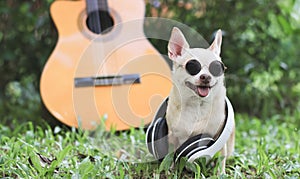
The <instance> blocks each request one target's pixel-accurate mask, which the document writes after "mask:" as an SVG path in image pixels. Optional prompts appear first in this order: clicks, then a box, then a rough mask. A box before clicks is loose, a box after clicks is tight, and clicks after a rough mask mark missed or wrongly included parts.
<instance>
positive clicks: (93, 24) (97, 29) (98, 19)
mask: <svg viewBox="0 0 300 179" xmlns="http://www.w3.org/2000/svg"><path fill="white" fill-rule="evenodd" d="M86 23H87V26H88V28H89V30H90V31H92V32H93V33H96V34H105V33H108V32H109V31H110V30H111V29H112V27H113V25H114V21H113V19H112V17H111V16H110V14H109V13H108V12H107V11H101V10H99V11H93V12H91V13H90V14H89V15H88V18H87V22H86Z"/></svg>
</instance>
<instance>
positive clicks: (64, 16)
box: [40, 0, 172, 130]
mask: <svg viewBox="0 0 300 179" xmlns="http://www.w3.org/2000/svg"><path fill="white" fill-rule="evenodd" d="M108 7H109V10H110V16H111V17H112V19H113V22H114V25H113V27H112V28H111V29H109V30H108V32H105V33H103V34H96V33H93V32H91V31H90V30H89V28H88V27H87V25H86V19H87V18H88V14H87V13H86V11H85V8H86V1H83V0H81V1H58V0H57V1H55V2H54V3H53V4H52V5H51V11H50V12H51V16H52V19H53V21H54V23H55V25H56V27H57V30H58V41H57V45H56V47H55V49H54V51H53V53H52V54H51V56H50V57H49V59H48V61H47V63H46V65H45V67H44V70H43V73H42V76H41V82H40V92H41V97H42V99H43V102H44V104H45V105H46V107H47V109H48V110H49V111H50V112H51V113H52V115H53V116H55V117H56V118H57V119H58V120H60V121H61V122H63V123H65V124H67V125H69V126H73V127H80V128H82V129H88V130H90V129H91V130H92V129H95V128H96V127H97V126H98V125H99V124H100V125H102V124H104V125H105V128H106V129H107V130H110V129H112V128H113V129H115V130H126V129H129V128H130V127H140V126H143V125H145V124H148V123H150V122H151V120H152V118H153V116H154V115H155V112H156V110H157V108H158V107H159V105H160V104H161V102H162V101H163V100H164V98H165V97H166V96H167V95H168V94H169V91H170V89H171V85H172V84H171V80H170V75H171V74H170V69H169V66H168V64H167V63H166V62H165V60H164V59H163V58H162V57H161V55H160V54H159V53H158V52H157V51H156V50H155V48H154V47H153V46H152V45H151V44H150V43H149V41H148V40H147V39H146V37H145V36H144V31H143V18H144V13H145V4H144V1H143V0H130V2H129V1H127V0H108ZM126 74H137V75H138V76H139V79H138V80H136V81H139V82H138V83H135V82H134V83H133V82H132V83H124V84H117V85H107V84H106V83H103V85H99V84H97V81H94V82H95V83H93V85H83V86H81V85H79V86H78V85H76V84H75V83H76V80H75V79H77V78H88V79H96V78H97V77H100V78H102V77H107V76H119V75H126ZM102 81H104V82H105V81H106V78H105V79H104V80H103V79H102Z"/></svg>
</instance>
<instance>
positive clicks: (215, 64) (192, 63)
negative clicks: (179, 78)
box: [183, 59, 227, 77]
mask: <svg viewBox="0 0 300 179" xmlns="http://www.w3.org/2000/svg"><path fill="white" fill-rule="evenodd" d="M183 67H184V68H185V70H186V71H187V73H188V74H190V75H192V76H194V75H197V74H198V73H199V72H200V71H201V69H202V66H201V64H200V62H199V61H197V60H195V59H192V60H189V61H188V62H186V64H185V66H183ZM226 69H227V68H226V66H225V65H224V64H223V63H222V62H221V61H218V60H215V61H212V62H211V63H210V64H209V66H208V70H209V72H210V73H211V74H212V75H213V76H215V77H218V76H221V75H223V74H224V71H225V70H226Z"/></svg>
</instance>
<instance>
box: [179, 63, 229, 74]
mask: <svg viewBox="0 0 300 179" xmlns="http://www.w3.org/2000/svg"><path fill="white" fill-rule="evenodd" d="M190 61H196V62H198V63H199V64H200V70H199V71H198V72H197V73H196V74H194V75H192V74H191V73H190V72H189V71H188V70H187V69H186V64H187V63H188V62H190ZM214 62H218V63H220V64H221V65H222V68H223V72H222V73H221V74H219V75H213V73H212V72H211V71H210V65H211V64H212V63H214ZM179 66H180V67H182V68H184V69H185V70H186V72H187V73H188V74H189V75H191V76H195V75H197V74H198V73H200V71H201V70H202V68H203V67H204V66H202V65H201V63H200V62H199V61H198V60H196V59H190V60H187V61H186V62H185V63H184V65H179ZM205 66H206V65H205ZM226 69H227V67H226V66H225V64H224V63H223V62H222V61H219V60H214V61H212V62H210V64H209V65H208V70H209V72H210V73H211V74H212V75H213V76H215V77H219V76H222V75H223V74H224V73H225V71H226Z"/></svg>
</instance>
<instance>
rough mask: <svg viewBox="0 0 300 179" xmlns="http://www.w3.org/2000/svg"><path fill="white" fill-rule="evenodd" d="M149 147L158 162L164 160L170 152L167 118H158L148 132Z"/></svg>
mask: <svg viewBox="0 0 300 179" xmlns="http://www.w3.org/2000/svg"><path fill="white" fill-rule="evenodd" d="M147 147H148V150H149V152H150V153H151V154H152V155H154V157H155V158H156V159H158V160H162V159H163V158H164V157H165V156H166V155H167V154H168V151H169V145H168V125H167V122H166V120H165V118H158V119H157V120H156V121H155V122H154V123H153V125H151V126H150V127H149V128H148V131H147Z"/></svg>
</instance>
